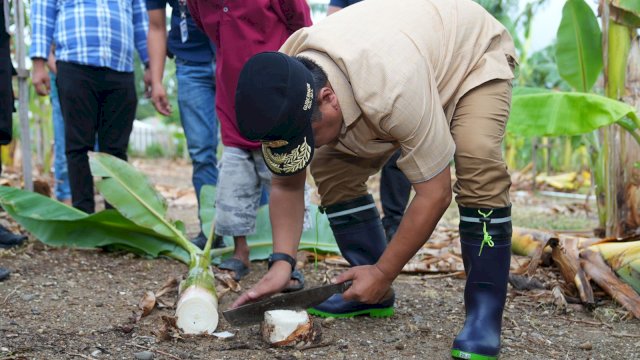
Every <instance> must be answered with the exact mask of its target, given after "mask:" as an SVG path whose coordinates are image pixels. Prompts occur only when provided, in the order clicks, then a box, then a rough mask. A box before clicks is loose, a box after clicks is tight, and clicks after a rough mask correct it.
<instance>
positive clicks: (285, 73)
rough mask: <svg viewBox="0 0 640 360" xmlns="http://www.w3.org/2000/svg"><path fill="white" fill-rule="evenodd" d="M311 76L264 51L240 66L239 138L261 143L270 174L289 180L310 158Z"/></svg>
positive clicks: (280, 56) (291, 61)
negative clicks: (289, 176)
mask: <svg viewBox="0 0 640 360" xmlns="http://www.w3.org/2000/svg"><path fill="white" fill-rule="evenodd" d="M314 101H315V97H314V93H313V76H312V75H311V72H310V71H309V70H308V69H307V68H306V67H305V66H304V65H303V64H302V63H301V62H300V61H298V60H296V59H294V58H292V57H290V56H288V55H285V54H282V53H279V52H263V53H260V54H257V55H254V56H252V57H251V58H250V59H249V61H247V63H246V64H245V65H244V67H243V68H242V71H241V72H240V78H239V79H238V88H237V89H236V118H237V121H238V129H239V130H240V133H241V134H242V136H244V137H246V138H247V139H249V140H254V141H261V142H262V154H263V155H264V160H265V163H266V164H267V166H268V167H269V170H271V172H273V173H274V174H277V175H293V174H297V173H299V172H300V171H302V170H304V169H305V168H306V167H307V165H309V162H311V158H312V157H313V149H314V144H313V131H312V129H311V113H312V107H313V106H312V105H313V102H314Z"/></svg>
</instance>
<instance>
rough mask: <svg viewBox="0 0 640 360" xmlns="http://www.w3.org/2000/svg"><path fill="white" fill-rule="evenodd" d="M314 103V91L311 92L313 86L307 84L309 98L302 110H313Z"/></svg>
mask: <svg viewBox="0 0 640 360" xmlns="http://www.w3.org/2000/svg"><path fill="white" fill-rule="evenodd" d="M312 101H313V90H311V85H309V83H307V98H306V99H304V106H303V107H302V110H304V111H307V110H309V109H311V104H312Z"/></svg>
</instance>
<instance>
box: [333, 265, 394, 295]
mask: <svg viewBox="0 0 640 360" xmlns="http://www.w3.org/2000/svg"><path fill="white" fill-rule="evenodd" d="M347 280H351V281H353V284H352V285H351V287H349V289H347V290H346V291H345V292H344V294H342V297H344V299H345V300H355V301H359V302H363V303H366V304H377V303H380V302H381V301H382V300H384V298H385V295H387V293H388V292H389V289H390V288H391V283H392V282H393V279H392V278H389V276H387V275H386V274H384V273H383V272H382V271H381V270H380V268H378V267H377V266H376V265H364V266H355V267H352V268H351V269H349V270H347V271H346V272H344V273H342V274H340V275H338V276H337V277H335V278H334V279H333V280H332V282H333V283H342V282H345V281H347Z"/></svg>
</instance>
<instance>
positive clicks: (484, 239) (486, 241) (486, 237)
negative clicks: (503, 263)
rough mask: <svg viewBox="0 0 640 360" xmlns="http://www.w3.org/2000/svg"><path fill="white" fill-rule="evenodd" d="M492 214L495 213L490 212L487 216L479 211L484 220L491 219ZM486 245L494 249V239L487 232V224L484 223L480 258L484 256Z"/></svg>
mask: <svg viewBox="0 0 640 360" xmlns="http://www.w3.org/2000/svg"><path fill="white" fill-rule="evenodd" d="M492 213H493V210H491V211H489V212H488V213H486V214H484V213H483V212H482V211H480V210H478V214H480V215H482V217H484V218H489V216H491V214H492ZM484 244H487V245H489V247H493V245H494V244H493V240H492V237H491V235H489V232H488V231H487V223H486V222H485V221H483V222H482V244H480V252H479V253H478V256H481V255H482V248H483V247H484Z"/></svg>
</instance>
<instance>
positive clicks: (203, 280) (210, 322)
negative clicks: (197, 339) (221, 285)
mask: <svg viewBox="0 0 640 360" xmlns="http://www.w3.org/2000/svg"><path fill="white" fill-rule="evenodd" d="M214 279H215V278H214V275H213V272H212V271H211V269H210V268H209V258H208V257H207V256H203V255H202V254H198V255H197V261H196V262H195V263H193V264H192V268H191V269H190V270H189V275H188V276H187V278H186V279H185V280H184V281H183V282H182V283H181V284H180V298H179V299H178V304H177V305H176V325H177V326H178V327H179V328H180V329H181V330H182V331H183V332H184V333H185V334H203V333H206V334H213V333H214V332H215V330H216V328H217V327H218V296H217V294H216V288H215V280H214Z"/></svg>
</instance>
